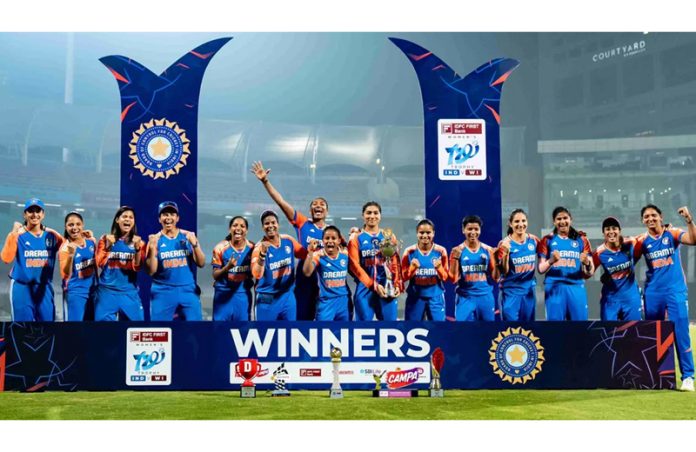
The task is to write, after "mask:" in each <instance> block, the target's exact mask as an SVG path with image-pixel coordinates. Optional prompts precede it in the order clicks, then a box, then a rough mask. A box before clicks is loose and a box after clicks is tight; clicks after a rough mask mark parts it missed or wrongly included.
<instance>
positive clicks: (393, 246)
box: [379, 228, 399, 298]
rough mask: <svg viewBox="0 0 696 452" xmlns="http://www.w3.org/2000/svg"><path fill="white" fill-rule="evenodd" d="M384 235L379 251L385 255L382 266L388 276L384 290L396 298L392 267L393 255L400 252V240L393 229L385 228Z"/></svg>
mask: <svg viewBox="0 0 696 452" xmlns="http://www.w3.org/2000/svg"><path fill="white" fill-rule="evenodd" d="M383 236H384V238H383V239H382V241H381V242H379V252H380V253H382V256H383V257H384V262H383V263H382V266H383V267H384V273H385V274H386V276H387V281H386V282H385V283H384V290H385V292H386V293H387V298H394V297H396V290H395V289H394V272H393V271H392V269H391V268H390V267H391V262H392V257H393V256H394V255H395V254H397V253H398V252H399V242H398V240H397V239H396V236H395V235H394V233H393V232H392V230H391V229H388V228H387V229H384V231H383ZM397 258H398V254H397ZM397 271H398V268H397Z"/></svg>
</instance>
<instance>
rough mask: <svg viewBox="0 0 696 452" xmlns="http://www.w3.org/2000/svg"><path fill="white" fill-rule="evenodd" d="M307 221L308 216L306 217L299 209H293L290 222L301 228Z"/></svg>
mask: <svg viewBox="0 0 696 452" xmlns="http://www.w3.org/2000/svg"><path fill="white" fill-rule="evenodd" d="M307 221H309V218H307V217H306V216H305V215H304V214H303V213H302V212H300V211H299V210H297V209H295V217H294V218H293V219H292V221H290V224H291V225H293V226H295V227H297V228H301V227H302V226H304V224H305V223H306V222H307Z"/></svg>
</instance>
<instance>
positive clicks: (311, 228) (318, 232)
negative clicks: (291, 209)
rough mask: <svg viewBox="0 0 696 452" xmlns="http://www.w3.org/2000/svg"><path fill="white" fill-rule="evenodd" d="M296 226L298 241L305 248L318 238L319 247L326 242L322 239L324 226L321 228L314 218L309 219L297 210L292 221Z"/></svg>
mask: <svg viewBox="0 0 696 452" xmlns="http://www.w3.org/2000/svg"><path fill="white" fill-rule="evenodd" d="M290 224H292V225H293V226H294V228H295V233H296V234H297V241H298V242H300V245H302V246H303V247H304V248H307V247H308V246H309V244H310V243H311V242H312V240H317V241H318V242H319V248H322V247H323V246H324V244H323V243H322V241H321V238H322V235H323V234H324V228H320V227H319V226H317V225H315V224H314V223H313V222H312V220H309V219H308V218H307V217H306V216H304V215H303V214H302V213H301V212H298V211H297V210H295V216H294V218H293V219H292V221H291V222H290Z"/></svg>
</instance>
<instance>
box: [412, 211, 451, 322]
mask: <svg viewBox="0 0 696 452" xmlns="http://www.w3.org/2000/svg"><path fill="white" fill-rule="evenodd" d="M416 236H417V237H418V243H416V244H415V245H411V246H409V247H408V248H406V250H404V254H403V257H402V258H401V268H402V272H401V274H402V276H403V280H404V281H409V283H408V288H407V289H406V294H407V295H406V313H405V316H404V317H405V320H423V314H424V313H425V312H426V311H427V313H428V318H430V319H432V320H437V321H442V320H445V285H444V282H445V281H447V279H448V278H449V260H448V259H447V250H446V249H445V248H443V247H442V246H440V245H438V244H436V243H435V242H434V241H433V238H434V237H435V225H434V224H433V222H432V221H430V220H428V219H425V220H421V221H420V222H419V223H418V224H417V225H416Z"/></svg>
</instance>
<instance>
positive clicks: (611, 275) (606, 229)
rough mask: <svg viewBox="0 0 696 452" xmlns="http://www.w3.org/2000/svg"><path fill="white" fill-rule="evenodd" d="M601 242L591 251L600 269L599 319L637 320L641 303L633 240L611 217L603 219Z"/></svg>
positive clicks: (640, 310) (640, 311)
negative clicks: (622, 231)
mask: <svg viewBox="0 0 696 452" xmlns="http://www.w3.org/2000/svg"><path fill="white" fill-rule="evenodd" d="M602 234H603V235H604V243H603V244H601V245H600V246H599V247H597V249H596V250H594V251H593V252H592V262H593V263H594V267H595V270H597V269H599V268H600V267H601V268H602V269H603V272H602V277H601V282H602V296H601V298H600V309H601V314H600V315H601V319H602V320H605V321H617V320H621V321H625V320H629V321H630V320H640V319H641V313H642V311H643V306H642V303H641V299H640V291H639V290H638V284H637V283H636V272H635V263H634V260H635V257H634V255H635V252H634V250H635V246H634V240H632V239H630V238H624V236H623V235H621V224H619V220H617V219H616V218H614V217H607V218H605V219H604V221H602Z"/></svg>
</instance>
